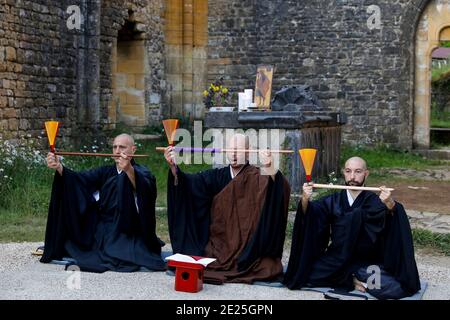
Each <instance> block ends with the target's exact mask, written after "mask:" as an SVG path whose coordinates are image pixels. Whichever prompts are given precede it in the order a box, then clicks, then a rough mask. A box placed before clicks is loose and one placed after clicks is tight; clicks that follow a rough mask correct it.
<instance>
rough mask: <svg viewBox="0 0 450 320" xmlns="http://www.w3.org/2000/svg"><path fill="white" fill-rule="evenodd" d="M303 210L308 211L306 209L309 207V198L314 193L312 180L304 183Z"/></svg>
mask: <svg viewBox="0 0 450 320" xmlns="http://www.w3.org/2000/svg"><path fill="white" fill-rule="evenodd" d="M302 190H303V191H302V210H303V212H304V213H306V209H307V208H308V203H309V199H311V196H312V193H313V186H312V182H309V183H304V184H303V189H302Z"/></svg>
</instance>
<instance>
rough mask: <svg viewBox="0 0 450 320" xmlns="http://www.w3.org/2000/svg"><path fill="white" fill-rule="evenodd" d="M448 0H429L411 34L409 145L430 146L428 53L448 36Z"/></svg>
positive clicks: (449, 23) (429, 60)
mask: <svg viewBox="0 0 450 320" xmlns="http://www.w3.org/2000/svg"><path fill="white" fill-rule="evenodd" d="M449 27H450V1H449V0H432V1H430V2H429V3H428V4H427V6H426V7H425V9H424V11H423V12H422V14H421V16H420V19H419V22H418V25H417V28H416V34H415V62H414V65H415V77H414V89H415V90H414V112H413V146H414V148H418V149H428V148H429V147H430V114H431V53H432V52H433V50H434V49H436V48H437V47H439V42H440V41H441V40H442V39H441V38H440V37H441V36H443V37H445V38H447V36H448V35H450V31H448V28H449Z"/></svg>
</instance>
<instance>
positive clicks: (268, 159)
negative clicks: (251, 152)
mask: <svg viewBox="0 0 450 320" xmlns="http://www.w3.org/2000/svg"><path fill="white" fill-rule="evenodd" d="M259 159H260V160H259V161H260V163H261V174H262V175H270V176H274V175H275V173H276V170H275V168H274V166H273V161H272V153H271V152H270V151H269V150H261V151H259Z"/></svg>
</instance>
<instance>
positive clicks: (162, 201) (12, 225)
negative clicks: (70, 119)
mask: <svg viewBox="0 0 450 320" xmlns="http://www.w3.org/2000/svg"><path fill="white" fill-rule="evenodd" d="M137 143H138V145H139V147H138V153H141V154H149V155H150V157H148V158H143V159H139V161H138V163H140V164H143V165H145V166H147V167H148V168H149V169H150V171H151V172H152V173H153V175H154V176H155V178H156V182H157V190H158V195H157V199H156V206H157V207H166V202H167V199H166V197H167V193H166V190H167V173H168V166H167V163H166V161H165V160H164V155H163V154H162V153H157V152H155V147H156V146H164V145H165V144H166V142H165V139H163V138H162V139H161V140H160V141H142V142H139V141H138V142H137ZM104 151H108V150H104ZM64 164H65V165H66V166H67V167H69V168H71V169H73V170H76V171H78V170H85V169H90V168H95V167H98V166H101V165H109V164H113V162H112V160H111V159H109V158H99V157H98V158H97V157H96V158H94V157H71V158H69V157H66V159H65V160H64ZM180 167H181V169H182V170H184V171H185V172H197V171H199V170H205V169H208V168H210V166H209V165H184V164H182V165H180ZM11 174H12V175H13V177H14V179H13V180H11V181H10V182H8V183H7V184H4V185H2V186H0V191H1V194H2V197H0V242H8V241H43V239H44V232H45V224H46V219H47V210H48V203H49V199H50V193H51V185H52V181H53V175H54V171H53V170H50V169H48V168H47V167H46V165H45V164H44V163H42V165H41V166H35V167H33V168H31V169H29V170H28V169H27V166H26V164H24V163H23V161H20V160H19V161H17V163H15V168H14V172H12V173H11ZM157 217H158V219H159V221H158V225H161V226H162V225H163V222H161V221H163V220H167V219H166V218H165V212H162V213H161V212H158V214H157ZM166 229H167V227H164V226H162V233H163V234H166V235H167V231H164V230H166ZM164 237H165V236H164V235H163V236H162V238H163V239H165V241H167V240H168V237H165V238H164Z"/></svg>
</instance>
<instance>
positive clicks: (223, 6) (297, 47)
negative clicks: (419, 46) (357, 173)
mask: <svg viewBox="0 0 450 320" xmlns="http://www.w3.org/2000/svg"><path fill="white" fill-rule="evenodd" d="M427 2H428V1H419V0H414V1H409V0H400V1H395V2H392V1H389V0H374V1H358V0H348V1H319V0H307V1H285V0H270V1H269V0H260V1H238V0H228V1H226V3H222V2H221V3H220V4H219V3H218V2H215V1H210V2H209V3H210V16H209V23H210V24H209V37H210V38H209V55H208V58H209V63H210V65H212V66H213V67H212V68H209V69H208V78H209V80H213V79H215V78H216V77H217V76H220V75H224V76H225V78H226V79H228V80H229V81H228V82H227V83H228V84H229V85H230V86H232V87H233V88H234V89H239V90H242V89H244V87H250V88H252V87H254V81H255V74H256V66H257V65H258V64H272V65H274V66H275V72H274V80H273V90H272V92H273V93H274V92H275V91H277V90H278V89H280V88H281V87H282V86H285V85H292V84H309V85H311V86H312V88H313V89H314V90H315V92H316V93H317V94H318V96H319V98H320V99H321V100H322V102H323V104H324V106H326V107H328V108H330V109H332V110H339V111H344V112H346V113H347V114H348V115H349V123H348V125H347V126H346V128H345V129H344V137H343V140H344V141H345V142H349V143H352V144H372V145H374V144H377V143H379V142H383V143H386V144H388V145H394V146H397V147H402V148H411V147H412V126H413V123H412V112H413V99H412V97H413V81H414V74H413V72H412V70H413V63H414V59H413V57H414V51H413V50H414V34H415V30H416V24H417V21H418V18H419V15H420V13H421V12H422V10H423V8H424V7H425V5H426V3H427ZM370 5H377V6H378V7H379V9H380V17H381V26H380V28H374V29H370V28H369V27H368V19H369V18H370V17H371V15H372V13H369V12H367V9H368V7H369V6H370Z"/></svg>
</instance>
